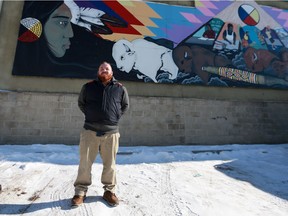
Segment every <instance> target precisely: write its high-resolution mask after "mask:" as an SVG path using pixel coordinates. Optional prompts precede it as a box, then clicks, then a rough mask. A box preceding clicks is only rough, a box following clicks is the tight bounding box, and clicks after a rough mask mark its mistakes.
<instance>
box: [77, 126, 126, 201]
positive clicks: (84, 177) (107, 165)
mask: <svg viewBox="0 0 288 216" xmlns="http://www.w3.org/2000/svg"><path fill="white" fill-rule="evenodd" d="M119 137H120V134H119V133H113V134H105V135H103V136H96V132H94V131H91V130H82V132H81V134H80V144H79V152H80V163H79V167H78V175H77V179H76V181H75V182H74V187H75V195H82V196H83V195H85V194H86V192H87V190H88V186H90V185H91V184H92V181H91V168H92V165H93V163H94V161H95V159H96V156H97V154H98V152H99V153H100V156H101V158H102V161H103V170H102V176H101V182H102V184H103V185H104V186H103V188H104V190H105V191H107V190H109V191H111V192H112V193H114V192H115V186H116V169H115V168H116V154H117V152H118V148H119Z"/></svg>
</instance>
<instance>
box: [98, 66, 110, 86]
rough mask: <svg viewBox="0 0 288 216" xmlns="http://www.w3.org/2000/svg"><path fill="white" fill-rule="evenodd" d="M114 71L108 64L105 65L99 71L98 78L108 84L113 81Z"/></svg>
mask: <svg viewBox="0 0 288 216" xmlns="http://www.w3.org/2000/svg"><path fill="white" fill-rule="evenodd" d="M112 76H113V71H112V68H111V65H110V64H108V63H103V64H101V65H100V67H99V69H98V78H99V79H100V80H101V81H102V82H108V81H110V80H111V79H112Z"/></svg>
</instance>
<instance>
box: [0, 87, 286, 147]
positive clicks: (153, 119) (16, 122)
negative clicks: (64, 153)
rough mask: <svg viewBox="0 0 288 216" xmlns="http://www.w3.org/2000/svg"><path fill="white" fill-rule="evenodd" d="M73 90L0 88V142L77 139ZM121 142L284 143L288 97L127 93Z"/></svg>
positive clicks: (78, 124)
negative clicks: (259, 99) (256, 99)
mask: <svg viewBox="0 0 288 216" xmlns="http://www.w3.org/2000/svg"><path fill="white" fill-rule="evenodd" d="M77 97H78V95H77V94H56V93H49V94H47V93H28V92H21V93H17V92H3V91H2V92H0V101H1V106H0V119H1V122H0V144H31V143H63V144H77V143H78V141H79V133H80V130H81V128H82V125H83V121H84V117H83V115H82V113H81V112H80V111H79V109H78V107H77ZM130 102H131V108H130V110H129V112H128V113H127V114H126V115H125V116H124V117H123V119H122V121H121V123H120V128H121V130H120V133H121V140H120V143H121V145H127V146H131V145H179V144H180V145H186V144H228V143H287V142H288V121H287V119H288V112H287V107H288V101H286V102H276V101H274V102H248V101H227V100H225V101H224V100H212V99H208V100H207V99H195V98H171V97H140V96H132V97H131V98H130Z"/></svg>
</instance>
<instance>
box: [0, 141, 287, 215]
mask: <svg viewBox="0 0 288 216" xmlns="http://www.w3.org/2000/svg"><path fill="white" fill-rule="evenodd" d="M117 164H118V165H117V179H118V185H117V193H116V194H117V195H118V197H119V199H120V205H119V206H118V207H115V208H113V207H109V206H108V205H106V204H105V202H104V201H103V200H102V194H103V189H102V185H101V183H100V176H101V171H102V164H101V158H100V156H98V158H97V159H96V161H95V163H94V164H93V184H92V185H91V186H90V188H89V191H88V194H87V195H88V197H87V199H86V200H85V204H83V205H82V206H80V207H79V208H76V209H71V208H70V200H71V198H72V196H73V195H74V188H73V182H74V180H75V178H76V174H77V167H78V146H67V145H58V144H57V145H56V144H51V145H41V144H35V145H25V146H23V145H22V146H20V145H0V185H1V187H2V189H1V191H0V215H27V216H28V215H37V216H38V215H39V216H43V215H45V216H46V215H51V216H57V215H69V216H84V215H87V216H93V215H97V216H129V215H130V216H143V215H145V216H180V215H183V216H190V215H192V216H193V215H200V216H210V215H211V216H231V215H233V216H238V215H239V216H243V215H245V216H250V215H252V216H254V215H259V216H272V215H277V216H281V215H283V216H284V215H288V144H277V145H276V144H274V145H264V144H263V145H221V146H219V145H218V146H216V145H215V146H170V147H120V149H119V154H118V159H117Z"/></svg>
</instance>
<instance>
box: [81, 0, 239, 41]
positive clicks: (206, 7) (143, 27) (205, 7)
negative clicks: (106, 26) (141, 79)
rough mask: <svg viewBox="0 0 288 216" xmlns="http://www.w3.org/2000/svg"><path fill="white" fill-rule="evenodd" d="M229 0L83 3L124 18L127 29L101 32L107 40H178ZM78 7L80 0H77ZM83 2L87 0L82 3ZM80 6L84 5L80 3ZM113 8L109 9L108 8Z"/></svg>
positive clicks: (229, 2)
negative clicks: (184, 3)
mask: <svg viewBox="0 0 288 216" xmlns="http://www.w3.org/2000/svg"><path fill="white" fill-rule="evenodd" d="M232 2H233V1H212V2H210V1H207V0H198V1H196V5H195V6H196V7H185V6H173V7H171V5H168V4H159V3H154V2H144V1H120V0H118V1H105V2H102V1H92V2H90V3H89V4H91V5H85V6H90V7H95V8H98V9H101V10H103V11H105V12H106V13H109V14H110V15H112V16H115V17H119V18H121V19H123V20H125V21H126V22H127V24H128V27H127V28H116V27H110V28H111V30H112V31H113V34H112V35H101V37H102V38H104V39H108V40H113V41H116V40H119V39H121V38H126V39H127V40H133V39H136V38H143V37H147V36H148V37H154V38H166V39H168V40H171V41H173V42H174V43H175V44H177V43H179V42H180V41H181V40H183V39H184V38H185V37H187V36H189V35H190V34H191V33H193V32H194V31H196V30H197V29H198V28H200V27H201V26H202V25H203V24H204V23H206V22H207V21H209V20H210V19H211V18H213V17H214V16H215V15H216V14H217V13H219V12H221V11H222V10H223V9H224V8H225V7H227V6H228V5H230V4H231V3H232ZM77 4H78V5H80V6H81V4H84V3H81V1H79V2H78V1H77ZM85 4H87V3H85ZM83 6H84V5H83ZM111 8H113V10H112V9H111Z"/></svg>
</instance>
